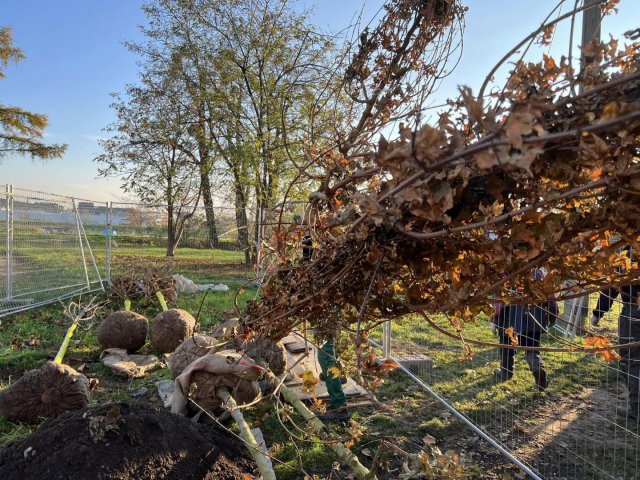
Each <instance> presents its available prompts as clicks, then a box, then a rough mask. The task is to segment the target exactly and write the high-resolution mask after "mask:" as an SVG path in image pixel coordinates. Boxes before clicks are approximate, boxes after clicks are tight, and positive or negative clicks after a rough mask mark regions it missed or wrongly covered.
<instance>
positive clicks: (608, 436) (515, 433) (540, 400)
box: [392, 305, 640, 478]
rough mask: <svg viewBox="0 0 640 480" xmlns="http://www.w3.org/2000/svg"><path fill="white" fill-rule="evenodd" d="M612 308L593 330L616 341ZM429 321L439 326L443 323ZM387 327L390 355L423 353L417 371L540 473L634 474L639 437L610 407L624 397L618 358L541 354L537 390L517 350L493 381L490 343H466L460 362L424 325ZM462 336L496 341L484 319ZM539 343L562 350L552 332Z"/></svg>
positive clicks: (450, 342)
mask: <svg viewBox="0 0 640 480" xmlns="http://www.w3.org/2000/svg"><path fill="white" fill-rule="evenodd" d="M592 306H594V305H592ZM617 310H619V309H618V308H616V309H614V311H612V312H611V313H609V314H608V315H607V316H606V317H605V318H604V319H603V321H602V322H601V323H600V325H599V326H598V327H596V328H595V329H594V330H595V333H597V334H601V335H607V336H609V337H610V338H612V339H613V340H614V341H615V334H614V332H615V329H616V325H617ZM436 320H437V323H438V324H439V325H440V326H443V327H446V325H447V323H446V320H444V319H443V318H436ZM392 328H393V329H392V338H393V340H392V352H393V355H394V356H395V357H399V358H403V357H409V358H410V357H411V356H414V355H416V354H426V355H428V356H429V357H430V358H431V359H432V360H433V364H434V367H433V368H430V369H429V368H422V369H419V370H417V371H416V372H415V373H416V375H417V376H418V377H419V378H420V379H422V380H423V381H424V382H425V383H427V384H428V385H429V386H430V387H431V388H432V389H433V390H434V391H435V392H436V393H437V394H438V395H440V396H441V397H443V398H445V399H446V400H447V401H448V403H450V404H451V405H453V406H455V407H456V409H457V410H459V411H460V412H462V413H463V414H464V415H465V416H466V417H467V418H469V419H471V420H472V421H473V422H474V423H475V424H476V425H478V426H480V427H481V428H482V429H483V430H484V431H485V432H487V433H489V434H490V435H491V436H492V437H493V438H495V439H497V440H498V441H499V442H500V443H502V444H503V445H504V446H506V447H507V448H508V449H509V450H510V451H512V452H515V453H516V454H517V456H518V457H519V458H521V459H524V460H525V461H527V462H528V463H529V464H531V465H533V466H534V467H535V468H536V469H537V470H538V471H539V472H541V473H542V474H543V475H544V476H545V477H551V478H556V477H558V476H560V477H562V476H563V475H567V478H608V475H619V476H620V478H630V477H627V476H626V475H627V474H628V473H629V472H630V471H632V472H637V471H638V467H639V466H640V465H639V464H638V453H639V452H640V438H639V437H638V435H637V434H635V433H633V432H630V431H629V430H628V428H627V425H626V424H625V422H624V420H620V419H619V418H618V417H616V414H615V408H616V405H623V404H625V398H626V386H625V384H624V381H623V379H622V375H620V373H619V367H618V364H617V363H613V364H607V363H605V362H604V361H603V360H602V358H601V357H598V356H594V355H592V354H584V353H577V352H574V353H571V352H543V353H542V357H543V361H544V365H545V369H546V371H547V374H548V378H549V387H548V388H547V390H546V391H545V392H542V393H541V392H540V391H539V390H538V389H537V387H536V386H535V382H534V379H533V376H532V374H531V372H530V371H529V368H528V366H527V363H526V361H525V358H524V352H517V353H516V357H515V358H516V362H515V372H514V376H513V378H512V379H511V380H508V381H506V382H500V381H498V380H497V379H496V378H495V376H494V371H495V370H496V369H497V368H498V366H499V350H498V349H497V348H494V347H484V346H473V347H472V348H473V350H474V356H473V357H472V358H471V359H467V360H461V359H460V358H459V357H460V356H463V355H464V349H463V348H462V344H461V342H460V341H459V340H454V339H451V338H448V337H446V336H445V335H443V334H441V333H439V332H437V331H436V330H435V329H433V328H432V327H430V326H429V325H428V324H426V323H424V322H420V321H414V322H411V321H406V320H405V321H403V322H402V323H395V324H394V325H393V327H392ZM463 334H464V336H465V337H466V338H468V339H474V340H481V341H486V342H493V343H495V342H497V337H496V336H494V335H493V333H492V332H491V329H490V328H489V324H488V322H487V319H486V318H479V319H478V321H477V323H475V324H469V325H466V326H465V329H464V332H463ZM575 342H576V343H577V344H582V343H583V342H584V339H583V338H582V337H577V338H576V340H575ZM542 346H543V347H544V346H547V347H565V346H566V341H565V340H564V339H563V338H562V337H561V335H559V334H558V332H556V331H555V330H554V329H552V330H551V334H549V335H545V336H543V342H542ZM614 439H615V440H614Z"/></svg>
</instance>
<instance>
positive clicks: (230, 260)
mask: <svg viewBox="0 0 640 480" xmlns="http://www.w3.org/2000/svg"><path fill="white" fill-rule="evenodd" d="M109 212H110V217H109V227H108V229H107V230H108V247H107V248H108V249H109V251H110V263H109V273H110V275H111V276H113V275H121V274H126V273H130V272H131V271H132V270H134V269H140V268H145V267H148V266H150V265H153V266H155V267H157V268H164V269H166V270H167V271H168V272H170V273H171V274H180V275H183V276H186V277H188V278H190V279H192V280H194V281H195V282H196V283H211V282H222V281H224V282H244V281H246V280H248V279H250V278H252V277H254V276H255V268H254V265H255V261H256V251H257V246H258V243H259V242H258V238H257V236H256V228H255V225H256V219H255V210H253V209H248V208H247V209H244V210H243V211H237V210H236V209H235V208H234V207H231V208H230V207H226V206H216V207H213V208H211V209H208V210H207V209H206V208H204V207H196V208H185V209H183V210H182V211H181V212H180V214H178V213H174V218H175V234H174V238H175V239H176V245H175V252H173V255H167V254H168V253H172V252H170V250H171V245H170V243H171V242H170V241H169V240H168V238H169V232H168V224H167V223H168V222H167V220H168V215H169V213H168V208H167V206H164V205H158V206H154V205H145V204H138V203H121V202H112V203H111V204H110V210H109ZM207 213H208V214H209V215H207Z"/></svg>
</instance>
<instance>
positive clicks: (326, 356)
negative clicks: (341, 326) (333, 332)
mask: <svg viewBox="0 0 640 480" xmlns="http://www.w3.org/2000/svg"><path fill="white" fill-rule="evenodd" d="M318 363H319V364H320V368H321V369H322V375H323V377H324V378H325V383H326V385H327V392H329V408H330V409H331V410H339V409H343V408H344V407H346V405H347V399H346V398H345V396H344V391H343V390H342V382H341V381H340V375H338V376H335V375H333V372H329V369H330V368H331V367H335V366H336V363H337V361H336V355H335V349H334V346H333V340H332V339H331V340H327V341H326V342H325V343H324V345H323V346H322V347H320V349H319V350H318Z"/></svg>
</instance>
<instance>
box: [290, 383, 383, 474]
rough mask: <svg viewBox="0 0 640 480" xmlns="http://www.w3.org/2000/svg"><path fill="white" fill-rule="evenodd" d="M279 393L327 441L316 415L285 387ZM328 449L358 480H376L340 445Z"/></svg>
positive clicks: (332, 445) (322, 424)
mask: <svg viewBox="0 0 640 480" xmlns="http://www.w3.org/2000/svg"><path fill="white" fill-rule="evenodd" d="M280 393H282V396H283V397H284V399H285V400H286V401H287V402H289V403H290V404H291V405H292V406H293V408H295V409H296V411H297V412H298V413H299V414H300V415H302V418H304V420H305V422H307V423H308V424H309V425H311V427H312V428H313V431H314V433H315V434H316V435H318V436H319V437H320V438H322V439H323V440H324V439H327V435H326V432H325V428H326V427H325V425H324V423H322V422H321V421H320V419H319V418H318V417H316V415H315V414H314V413H313V412H312V411H311V410H309V409H308V408H307V407H306V405H305V404H304V403H302V402H301V401H300V399H299V398H298V397H296V394H295V393H293V392H292V391H291V390H290V389H289V388H288V387H286V386H285V385H281V386H280ZM329 447H331V449H332V450H333V451H334V452H336V454H337V455H338V458H339V459H340V461H341V462H342V464H343V465H346V466H348V467H349V468H350V469H351V471H352V472H353V474H354V475H355V476H356V478H357V479H358V480H377V477H376V476H375V474H373V473H371V472H370V471H369V469H368V468H367V467H365V466H364V465H362V464H361V463H360V460H358V457H356V456H355V455H354V454H353V453H351V450H349V449H348V448H347V447H345V446H344V445H343V444H342V443H329Z"/></svg>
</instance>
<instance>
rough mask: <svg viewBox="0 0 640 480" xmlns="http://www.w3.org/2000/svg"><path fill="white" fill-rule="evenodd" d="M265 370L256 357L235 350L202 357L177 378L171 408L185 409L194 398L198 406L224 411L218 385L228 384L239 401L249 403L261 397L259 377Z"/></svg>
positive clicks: (228, 387) (182, 411)
mask: <svg viewBox="0 0 640 480" xmlns="http://www.w3.org/2000/svg"><path fill="white" fill-rule="evenodd" d="M263 374H264V369H263V368H262V367H260V366H259V365H257V364H256V363H255V362H254V361H253V360H251V359H250V358H247V357H246V356H243V355H241V354H239V353H237V352H234V351H232V350H223V351H221V352H218V353H213V354H208V355H205V356H203V357H200V358H199V359H197V360H196V361H194V362H192V363H191V364H189V366H187V368H185V370H184V371H183V372H182V374H181V375H180V376H178V378H176V388H175V392H174V394H173V402H172V404H171V411H172V412H173V413H181V414H184V413H186V412H187V405H188V403H189V399H191V400H193V402H194V403H195V404H196V405H197V406H200V407H202V408H206V409H209V410H211V411H213V412H221V411H222V410H223V408H222V399H221V398H220V397H218V395H217V393H216V389H217V388H219V387H226V389H227V390H228V391H229V393H230V394H231V396H232V397H233V398H234V399H235V401H236V402H237V403H238V405H245V404H248V403H250V402H252V401H254V400H256V399H258V398H259V397H260V386H259V385H258V380H259V379H260V378H261V377H262V375H263Z"/></svg>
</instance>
